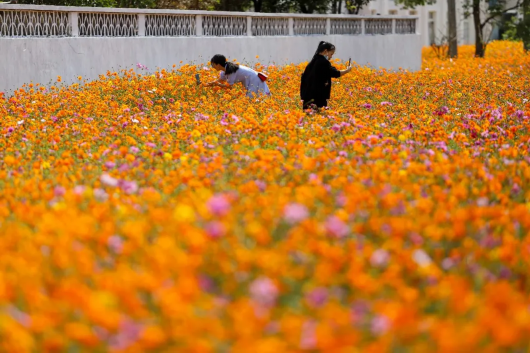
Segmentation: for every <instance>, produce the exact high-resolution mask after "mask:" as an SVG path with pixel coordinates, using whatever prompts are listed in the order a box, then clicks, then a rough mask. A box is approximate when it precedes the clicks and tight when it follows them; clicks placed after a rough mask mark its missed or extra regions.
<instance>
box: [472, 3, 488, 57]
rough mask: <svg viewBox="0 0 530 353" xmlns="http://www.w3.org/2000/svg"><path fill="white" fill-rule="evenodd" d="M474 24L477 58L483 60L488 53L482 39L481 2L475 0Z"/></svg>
mask: <svg viewBox="0 0 530 353" xmlns="http://www.w3.org/2000/svg"><path fill="white" fill-rule="evenodd" d="M473 24H474V27H475V56H476V57H477V58H483V57H484V54H485V52H486V50H485V49H486V48H485V47H484V40H483V38H482V25H481V23H480V1H479V0H473Z"/></svg>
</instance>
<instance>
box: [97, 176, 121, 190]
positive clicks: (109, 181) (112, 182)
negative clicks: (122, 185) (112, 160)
mask: <svg viewBox="0 0 530 353" xmlns="http://www.w3.org/2000/svg"><path fill="white" fill-rule="evenodd" d="M99 180H100V181H101V182H102V183H103V184H105V185H108V186H114V187H116V186H118V179H116V178H113V177H111V176H110V175H108V174H102V175H101V177H100V178H99Z"/></svg>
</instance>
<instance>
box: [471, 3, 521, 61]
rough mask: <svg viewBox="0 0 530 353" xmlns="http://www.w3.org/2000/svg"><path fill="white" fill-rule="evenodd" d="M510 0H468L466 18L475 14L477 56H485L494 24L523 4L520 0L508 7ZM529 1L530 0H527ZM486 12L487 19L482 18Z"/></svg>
mask: <svg viewBox="0 0 530 353" xmlns="http://www.w3.org/2000/svg"><path fill="white" fill-rule="evenodd" d="M508 1H509V0H489V1H488V2H487V3H486V1H484V2H481V0H467V2H466V3H465V5H464V8H465V10H466V11H465V16H466V18H467V17H469V16H470V15H472V16H473V25H474V27H475V56H476V57H478V58H483V57H484V55H486V46H487V45H488V42H489V35H488V36H487V35H486V33H487V31H488V29H490V28H491V27H492V26H493V25H494V24H498V23H500V20H501V19H502V15H504V14H505V13H507V12H508V11H511V10H514V9H517V8H519V6H521V2H520V0H517V1H516V4H515V5H513V6H511V7H507V6H506V5H507V2H508ZM526 1H528V0H526ZM483 14H484V16H485V19H484V20H482V15H483Z"/></svg>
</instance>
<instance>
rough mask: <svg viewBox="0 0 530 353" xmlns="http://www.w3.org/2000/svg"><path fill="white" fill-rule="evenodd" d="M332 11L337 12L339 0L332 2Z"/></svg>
mask: <svg viewBox="0 0 530 353" xmlns="http://www.w3.org/2000/svg"><path fill="white" fill-rule="evenodd" d="M331 13H337V0H333V1H332V2H331Z"/></svg>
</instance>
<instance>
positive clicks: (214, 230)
mask: <svg viewBox="0 0 530 353" xmlns="http://www.w3.org/2000/svg"><path fill="white" fill-rule="evenodd" d="M225 232H226V230H225V227H224V225H223V224H222V223H221V222H210V223H208V225H206V233H207V234H208V235H209V236H210V237H211V238H214V239H216V238H220V237H222V236H223V235H225Z"/></svg>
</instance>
